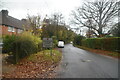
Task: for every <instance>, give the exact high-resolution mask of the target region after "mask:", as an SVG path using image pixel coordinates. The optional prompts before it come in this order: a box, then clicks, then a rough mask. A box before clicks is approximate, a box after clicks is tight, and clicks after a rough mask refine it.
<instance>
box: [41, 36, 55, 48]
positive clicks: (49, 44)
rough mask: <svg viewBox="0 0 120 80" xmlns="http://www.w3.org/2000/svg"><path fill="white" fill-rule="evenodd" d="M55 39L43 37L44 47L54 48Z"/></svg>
mask: <svg viewBox="0 0 120 80" xmlns="http://www.w3.org/2000/svg"><path fill="white" fill-rule="evenodd" d="M52 46H53V40H52V38H43V47H44V48H52Z"/></svg>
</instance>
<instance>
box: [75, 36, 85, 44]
mask: <svg viewBox="0 0 120 80" xmlns="http://www.w3.org/2000/svg"><path fill="white" fill-rule="evenodd" d="M82 39H84V37H83V36H80V35H77V36H75V37H74V40H73V43H74V44H75V45H82V42H81V40H82Z"/></svg>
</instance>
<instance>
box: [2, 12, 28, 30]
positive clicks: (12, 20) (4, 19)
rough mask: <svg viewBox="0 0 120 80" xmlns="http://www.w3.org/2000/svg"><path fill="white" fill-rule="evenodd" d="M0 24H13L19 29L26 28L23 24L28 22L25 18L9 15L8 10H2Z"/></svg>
mask: <svg viewBox="0 0 120 80" xmlns="http://www.w3.org/2000/svg"><path fill="white" fill-rule="evenodd" d="M0 24H1V25H7V26H12V27H15V28H18V29H24V27H23V26H25V25H26V24H27V23H26V21H25V20H19V19H16V18H13V17H11V16H9V15H8V11H7V10H2V11H1V12H0Z"/></svg>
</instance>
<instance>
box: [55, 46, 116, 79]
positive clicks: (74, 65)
mask: <svg viewBox="0 0 120 80" xmlns="http://www.w3.org/2000/svg"><path fill="white" fill-rule="evenodd" d="M62 52H63V58H62V61H61V64H60V69H59V71H58V75H57V77H58V78H118V60H117V59H114V58H111V57H108V56H103V55H99V54H95V53H91V52H88V51H86V50H83V49H79V48H76V47H74V46H73V45H72V44H67V45H65V48H63V49H62Z"/></svg>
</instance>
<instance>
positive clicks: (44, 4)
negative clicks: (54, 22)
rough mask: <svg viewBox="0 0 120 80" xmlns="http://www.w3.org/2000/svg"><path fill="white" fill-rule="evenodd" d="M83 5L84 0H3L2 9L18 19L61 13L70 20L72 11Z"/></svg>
mask: <svg viewBox="0 0 120 80" xmlns="http://www.w3.org/2000/svg"><path fill="white" fill-rule="evenodd" d="M82 3H83V1H82V0H2V4H4V6H3V8H2V9H7V10H8V11H9V15H11V16H13V17H15V18H18V19H22V18H26V16H27V14H30V15H37V14H40V15H41V16H42V17H44V16H45V15H46V14H47V15H51V14H52V13H54V12H61V13H62V14H63V15H64V17H65V19H66V20H68V18H69V15H70V13H71V10H74V9H75V8H76V7H78V6H81V5H82Z"/></svg>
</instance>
